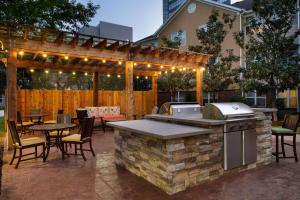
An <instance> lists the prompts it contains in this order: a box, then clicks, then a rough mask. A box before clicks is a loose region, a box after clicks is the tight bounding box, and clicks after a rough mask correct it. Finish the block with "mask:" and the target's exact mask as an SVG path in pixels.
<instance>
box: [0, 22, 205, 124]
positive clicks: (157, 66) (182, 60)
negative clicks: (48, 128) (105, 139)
mask: <svg viewBox="0 0 300 200" xmlns="http://www.w3.org/2000/svg"><path fill="white" fill-rule="evenodd" d="M17 27H18V28H14V27H11V26H10V27H8V26H6V25H5V24H3V25H2V26H1V24H0V40H1V41H2V42H3V43H4V47H5V48H6V49H7V50H6V51H7V58H6V59H3V60H4V62H6V63H7V79H8V86H7V95H6V96H7V108H6V111H7V117H8V118H9V119H11V120H15V119H16V115H17V73H16V71H17V68H30V69H50V70H51V69H57V70H63V71H70V72H71V71H81V72H88V73H93V74H94V76H93V77H94V78H93V91H94V92H93V105H94V106H98V105H97V104H98V98H99V97H98V92H97V91H98V84H97V83H98V74H99V73H107V74H121V73H122V74H125V91H126V99H125V101H126V114H127V118H128V119H132V117H133V105H134V98H133V77H134V75H141V76H151V77H152V82H153V90H154V91H155V93H157V77H158V76H159V74H160V73H162V72H164V71H166V70H172V69H173V70H174V68H179V69H182V70H186V69H192V70H193V71H195V73H196V79H197V81H196V82H197V87H196V88H197V94H196V96H197V101H198V102H199V103H200V104H202V77H203V76H202V74H203V69H204V68H203V66H204V65H205V64H206V63H207V60H208V55H205V54H199V53H195V52H189V51H180V50H178V49H170V48H162V47H153V46H144V45H140V44H136V43H133V42H128V41H121V40H115V39H109V38H101V37H94V36H89V35H83V34H79V33H76V32H66V31H57V30H46V29H43V30H42V29H31V28H28V27H22V26H17ZM24 54H26V55H29V58H28V56H27V58H26V59H24V58H23V57H24V56H23V55H24Z"/></svg>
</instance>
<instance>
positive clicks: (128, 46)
mask: <svg viewBox="0 0 300 200" xmlns="http://www.w3.org/2000/svg"><path fill="white" fill-rule="evenodd" d="M129 49H131V43H128V44H124V45H122V46H120V47H119V48H118V51H123V52H128V51H129Z"/></svg>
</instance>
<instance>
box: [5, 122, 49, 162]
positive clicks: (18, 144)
mask: <svg viewBox="0 0 300 200" xmlns="http://www.w3.org/2000/svg"><path fill="white" fill-rule="evenodd" d="M7 124H8V128H9V130H10V133H11V137H12V141H13V147H14V153H13V157H12V159H11V161H10V163H9V164H10V165H11V164H13V162H14V160H15V159H16V158H18V162H17V164H16V166H15V168H18V166H19V164H20V162H22V161H26V160H32V159H36V158H38V152H37V147H38V146H42V147H43V154H42V155H43V162H45V160H46V157H45V147H46V144H45V140H44V139H43V138H40V137H31V138H26V139H21V138H20V136H19V134H18V132H17V126H16V123H15V121H9V120H7ZM32 147H34V148H35V152H34V153H28V154H23V149H28V148H32ZM17 149H19V156H16V152H17ZM33 154H34V155H35V157H34V158H27V159H24V160H22V157H24V156H29V155H33Z"/></svg>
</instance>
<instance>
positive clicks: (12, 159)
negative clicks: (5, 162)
mask: <svg viewBox="0 0 300 200" xmlns="http://www.w3.org/2000/svg"><path fill="white" fill-rule="evenodd" d="M16 151H17V150H16V148H14V154H13V157H12V158H11V161H10V163H9V164H10V165H11V164H13V162H14V160H15V157H16Z"/></svg>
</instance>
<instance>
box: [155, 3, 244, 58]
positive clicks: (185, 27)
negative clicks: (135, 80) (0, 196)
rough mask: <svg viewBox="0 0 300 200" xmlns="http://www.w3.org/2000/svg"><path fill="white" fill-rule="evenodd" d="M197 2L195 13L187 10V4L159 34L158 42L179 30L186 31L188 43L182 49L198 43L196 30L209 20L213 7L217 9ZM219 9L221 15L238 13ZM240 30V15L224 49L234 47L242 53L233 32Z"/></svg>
mask: <svg viewBox="0 0 300 200" xmlns="http://www.w3.org/2000/svg"><path fill="white" fill-rule="evenodd" d="M195 3H196V4H197V10H196V12H195V13H192V14H189V13H188V11H187V6H186V7H185V8H184V9H183V10H182V12H180V13H179V14H178V15H177V16H176V17H175V18H174V19H173V20H172V21H171V22H170V24H168V25H167V27H165V29H164V30H163V31H162V32H161V33H160V34H159V36H158V42H159V43H160V41H161V38H162V37H164V36H165V37H167V38H170V35H171V33H173V32H177V31H179V30H182V31H186V45H185V46H183V47H181V49H182V50H188V47H189V46H190V45H197V44H198V39H197V36H196V30H197V29H198V28H199V26H201V25H205V24H206V23H207V21H208V18H209V16H210V15H211V12H212V10H213V9H216V8H214V7H212V6H210V5H207V4H203V3H199V2H197V1H195ZM218 10H219V14H220V16H222V15H223V13H227V14H231V15H235V14H236V13H233V12H230V11H225V10H221V9H218ZM238 31H240V19H239V16H237V18H236V20H235V22H234V24H233V28H232V29H231V30H230V32H229V33H228V34H227V36H226V38H225V41H224V43H223V50H224V51H225V50H226V49H233V51H234V54H235V55H240V48H239V46H238V45H237V44H236V42H235V40H234V37H233V36H232V34H233V33H234V32H238Z"/></svg>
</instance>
